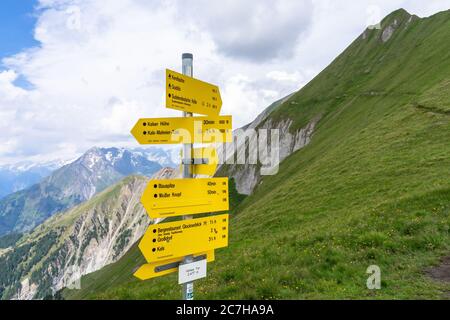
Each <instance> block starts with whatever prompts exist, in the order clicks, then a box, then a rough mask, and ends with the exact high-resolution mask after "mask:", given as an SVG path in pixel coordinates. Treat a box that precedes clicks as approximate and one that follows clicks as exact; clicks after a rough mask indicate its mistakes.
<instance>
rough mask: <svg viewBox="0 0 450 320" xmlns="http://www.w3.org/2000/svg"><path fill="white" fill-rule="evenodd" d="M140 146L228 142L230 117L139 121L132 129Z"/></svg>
mask: <svg viewBox="0 0 450 320" xmlns="http://www.w3.org/2000/svg"><path fill="white" fill-rule="evenodd" d="M131 134H132V135H133V136H134V137H135V138H136V140H137V141H138V142H139V143H140V144H179V143H214V142H217V143H222V142H231V141H232V140H233V137H232V134H233V132H232V118H231V116H218V117H186V118H149V119H140V120H139V121H138V122H137V123H136V125H135V126H134V127H133V129H132V130H131Z"/></svg>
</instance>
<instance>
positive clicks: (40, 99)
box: [0, 0, 450, 164]
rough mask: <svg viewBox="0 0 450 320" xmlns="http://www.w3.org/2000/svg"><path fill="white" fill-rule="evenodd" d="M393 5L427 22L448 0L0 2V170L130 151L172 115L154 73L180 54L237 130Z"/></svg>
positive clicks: (176, 64)
mask: <svg viewBox="0 0 450 320" xmlns="http://www.w3.org/2000/svg"><path fill="white" fill-rule="evenodd" d="M106 3H107V5H106ZM398 8H405V9H406V10H408V11H409V12H410V13H413V14H417V15H418V16H420V17H427V16H430V15H432V14H434V13H436V12H438V11H442V10H448V9H449V8H450V0H428V1H423V0H409V1H406V0H379V1H377V0H372V1H368V0H361V1H333V0H284V1H281V0H280V1H274V0H271V1H269V0H249V1H239V0H226V1H207V0H196V1H189V0H184V1H176V0H167V1H149V0H109V1H107V2H106V1H104V0H20V1H17V0H2V1H0V164H6V163H14V162H21V161H47V160H53V159H69V158H73V157H74V156H76V155H79V154H81V153H83V152H85V151H86V150H87V149H89V148H91V147H93V146H99V147H109V146H116V147H131V148H132V147H138V145H137V142H136V141H135V140H134V138H133V137H132V136H131V134H130V130H131V128H132V127H133V125H134V124H135V123H136V121H137V120H138V119H139V118H145V117H165V116H169V117H177V116H180V112H179V111H176V110H169V109H166V108H165V106H164V94H165V93H164V85H165V84H164V82H165V79H164V74H165V69H166V68H168V69H172V70H176V71H180V69H181V54H182V53H183V52H191V53H193V54H194V77H196V78H199V79H201V80H204V81H207V82H211V83H213V84H216V85H218V86H219V88H220V91H221V95H222V100H223V107H222V112H221V114H224V115H225V114H230V115H232V116H233V121H234V123H233V127H234V128H238V127H241V126H243V125H245V124H246V123H248V122H250V121H252V120H253V119H254V118H256V117H257V115H258V114H259V113H260V112H261V111H263V110H264V109H265V108H266V107H267V106H269V105H270V104H271V103H272V102H274V101H276V100H278V99H280V98H283V97H285V96H286V95H288V94H290V93H292V92H295V91H297V90H299V89H300V88H301V87H303V86H304V85H305V84H306V83H308V82H309V81H310V80H311V79H313V78H314V76H316V75H317V74H318V73H319V72H320V71H321V70H323V69H324V68H325V67H326V66H327V65H328V64H329V63H331V62H332V61H333V59H334V58H336V56H337V55H339V53H341V52H342V51H343V50H344V49H345V48H346V47H347V46H348V45H349V44H350V43H351V42H352V41H353V40H354V39H356V38H357V37H358V36H359V35H360V34H361V33H362V32H363V31H364V30H365V28H366V27H368V26H370V25H374V24H376V23H378V22H379V21H381V20H382V18H383V17H385V16H386V15H388V14H389V13H390V12H392V11H394V10H396V9H398Z"/></svg>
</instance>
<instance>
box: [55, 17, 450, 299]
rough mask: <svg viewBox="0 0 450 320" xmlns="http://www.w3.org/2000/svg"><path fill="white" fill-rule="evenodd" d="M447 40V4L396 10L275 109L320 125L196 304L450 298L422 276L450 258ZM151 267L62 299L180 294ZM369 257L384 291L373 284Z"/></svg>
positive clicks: (233, 234)
mask: <svg viewBox="0 0 450 320" xmlns="http://www.w3.org/2000/svg"><path fill="white" fill-rule="evenodd" d="M388 29H392V30H394V31H393V34H392V36H391V37H390V38H389V39H388V40H387V41H383V40H382V39H383V38H384V39H386V38H387V35H388V34H389V32H387V31H386V30H388ZM383 34H384V35H383ZM448 39H450V11H447V12H442V13H440V14H437V15H435V16H433V17H430V18H427V19H419V18H417V17H414V16H410V15H409V14H408V13H407V12H405V11H404V10H399V11H396V12H394V13H392V14H391V15H390V16H388V17H387V18H386V19H385V20H384V21H383V22H382V30H366V31H365V32H364V34H363V35H361V36H360V37H359V38H358V39H357V40H356V41H355V42H354V43H353V44H352V45H350V47H349V48H348V49H347V50H346V51H345V52H343V53H342V54H341V55H340V56H339V57H338V58H337V59H336V60H335V61H334V62H333V63H332V64H331V65H330V66H329V67H328V68H327V69H325V70H324V71H323V72H322V73H321V74H320V75H319V76H318V77H316V78H315V79H314V80H313V81H312V82H311V83H309V84H308V85H307V86H306V87H305V88H303V89H302V90H300V91H299V92H298V93H296V94H295V95H294V96H293V97H291V98H290V99H289V100H288V101H287V102H285V103H284V104H282V105H281V106H280V107H278V108H277V109H276V110H274V111H273V112H272V113H271V115H270V117H269V118H270V119H271V121H273V122H274V123H276V122H277V121H282V120H283V119H287V118H289V119H291V120H293V121H294V123H293V126H292V128H291V129H292V130H295V129H297V128H301V127H303V126H304V125H305V124H307V123H308V121H309V120H310V119H312V118H313V117H315V116H317V115H321V120H320V122H319V124H318V125H317V127H316V131H315V133H314V136H313V139H312V141H311V143H310V144H309V145H308V146H307V147H305V148H303V149H301V150H300V151H298V152H296V153H294V154H293V155H291V156H290V157H288V158H287V159H286V160H285V161H284V162H283V163H282V165H281V168H280V172H279V173H278V175H276V176H268V177H264V178H263V180H262V183H261V184H259V186H258V187H257V189H256V190H255V192H254V193H253V194H252V195H251V196H249V197H247V198H245V199H244V200H243V201H242V203H241V204H240V205H239V207H238V208H237V210H235V211H234V214H233V217H232V220H231V225H230V246H229V247H228V248H226V249H222V250H218V251H217V253H216V261H215V262H214V263H212V264H210V265H209V271H208V278H206V279H203V280H201V281H198V282H196V298H197V299H219V298H220V299H222V298H223V299H234V298H243V299H259V298H261V299H272V298H276V299H281V298H283V299H313V298H332V299H334V298H363V299H365V298H369V299H372V298H406V299H416V298H445V297H447V298H448V292H449V291H450V284H448V283H444V282H437V281H435V280H431V279H430V278H429V277H428V276H427V273H426V271H425V270H426V269H427V268H428V267H430V266H432V265H436V264H438V263H439V261H440V259H441V258H442V257H444V256H447V255H450V179H449V178H450V114H449V110H450V103H449V102H450V88H449V83H450V64H449V61H450V60H449V59H450V41H448ZM142 262H143V259H142V257H141V258H139V254H138V251H137V250H136V248H134V249H132V251H130V252H129V253H128V254H127V255H126V256H125V257H124V258H123V259H122V260H121V261H119V262H118V263H116V264H114V265H111V266H109V267H108V268H105V269H103V270H101V271H99V272H98V273H95V274H93V275H90V276H88V277H85V278H83V281H82V290H80V291H76V292H75V291H66V292H64V296H65V297H66V298H88V299H168V298H172V299H179V298H180V287H179V286H178V285H177V281H176V276H175V275H171V276H167V277H163V278H160V279H155V280H150V281H146V282H141V281H138V280H135V279H133V277H132V272H133V270H134V268H136V267H137V266H138V265H139V264H141V263H142ZM370 265H378V266H379V267H380V268H381V272H382V289H381V290H377V291H372V290H368V289H367V287H366V280H367V277H368V275H367V274H366V270H367V268H368V267H369V266H370Z"/></svg>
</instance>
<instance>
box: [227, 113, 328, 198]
mask: <svg viewBox="0 0 450 320" xmlns="http://www.w3.org/2000/svg"><path fill="white" fill-rule="evenodd" d="M319 120H320V117H316V118H314V119H312V120H311V121H310V123H308V125H306V126H305V127H304V128H301V129H299V130H297V131H296V132H294V133H291V132H290V128H291V126H292V120H290V119H285V120H282V121H280V122H278V123H274V122H273V121H272V119H270V118H269V119H266V120H265V121H262V122H261V123H259V124H258V126H255V125H250V126H248V127H247V128H250V129H253V128H257V132H258V130H260V129H263V130H267V132H270V131H271V130H278V135H279V148H278V154H279V158H278V161H279V162H278V164H279V163H281V162H282V161H283V160H285V159H286V158H287V157H288V156H290V155H291V154H292V153H294V152H296V151H298V150H300V149H302V148H304V147H305V146H307V145H308V144H309V143H310V141H311V137H312V135H313V133H314V128H315V126H316V125H317V123H318V121H319ZM235 133H236V132H235ZM268 135H269V136H270V133H268ZM267 147H268V153H271V152H272V151H273V150H272V145H271V143H268V145H267ZM251 148H252V146H251V144H250V143H249V142H248V141H240V143H239V142H236V139H235V150H236V154H239V153H243V152H245V153H248V150H249V149H251ZM246 150H247V151H246ZM226 163H227V164H226V166H227V173H228V176H229V177H230V178H233V179H234V180H235V183H236V189H237V191H238V192H239V193H240V194H245V195H249V194H251V193H252V192H253V190H254V189H255V187H256V186H257V185H258V183H259V181H260V180H261V177H262V175H266V174H265V173H264V165H261V164H260V163H259V164H254V163H252V162H250V161H249V157H247V158H246V161H245V163H237V161H236V159H234V160H233V161H231V160H230V159H229V158H228V159H227V162H226ZM231 163H233V164H231ZM219 170H220V168H219Z"/></svg>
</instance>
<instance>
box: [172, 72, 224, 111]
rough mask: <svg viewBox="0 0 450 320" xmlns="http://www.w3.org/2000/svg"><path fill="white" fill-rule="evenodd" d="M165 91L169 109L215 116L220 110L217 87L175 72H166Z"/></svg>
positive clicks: (220, 103) (220, 101) (220, 104)
mask: <svg viewBox="0 0 450 320" xmlns="http://www.w3.org/2000/svg"><path fill="white" fill-rule="evenodd" d="M166 91H167V92H166V107H167V108H170V109H176V110H181V111H186V112H192V113H199V114H205V115H208V116H216V115H218V114H219V112H220V109H221V108H222V99H221V97H220V92H219V88H218V87H217V86H215V85H212V84H209V83H206V82H203V81H200V80H197V79H194V78H191V77H189V76H185V75H183V74H181V73H178V72H175V71H171V70H166Z"/></svg>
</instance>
